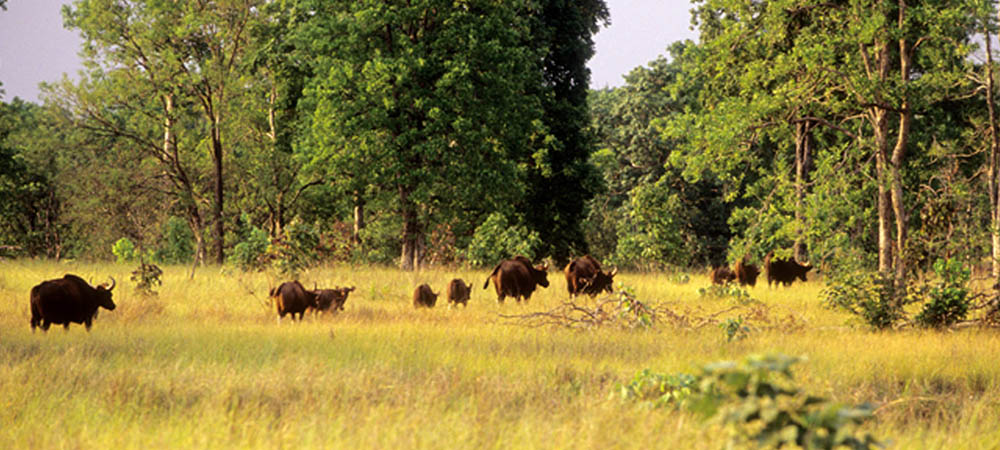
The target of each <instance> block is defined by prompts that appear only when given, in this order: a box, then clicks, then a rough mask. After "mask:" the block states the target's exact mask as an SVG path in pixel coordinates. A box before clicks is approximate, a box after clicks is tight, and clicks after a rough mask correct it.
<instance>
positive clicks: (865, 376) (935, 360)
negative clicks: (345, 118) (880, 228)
mask: <svg viewBox="0 0 1000 450" xmlns="http://www.w3.org/2000/svg"><path fill="white" fill-rule="evenodd" d="M133 269H134V267H132V266H131V265H115V264H84V263H54V262H44V261H15V262H9V261H8V262H2V263H0V424H3V425H2V426H0V448H65V447H82V448H148V447H199V448H206V447H208V448H216V447H227V448H276V447H293V448H301V447H320V448H386V447H391V448H429V447H445V448H455V447H476V448H480V447H487V448H524V447H528V448H553V447H555V448H621V447H627V448H663V447H665V446H666V447H670V448H719V447H720V446H721V445H722V443H723V437H722V435H721V434H720V433H718V432H717V431H718V430H713V429H712V428H711V425H706V424H704V423H702V422H700V421H698V420H697V419H696V418H694V417H693V416H690V415H688V414H687V413H680V412H669V411H649V410H645V409H642V408H639V407H636V406H634V405H630V404H623V403H621V402H620V401H619V400H617V399H615V398H613V396H612V395H611V394H612V392H613V390H614V385H615V383H619V382H626V381H628V380H629V379H631V377H632V376H633V375H634V374H635V373H636V372H638V371H640V370H642V369H644V368H650V369H652V370H654V371H657V372H661V373H674V372H688V373H695V372H697V370H698V367H699V366H700V365H702V364H704V363H707V362H711V361H716V360H720V359H738V358H742V357H743V356H745V355H747V354H751V353H762V352H783V353H787V354H792V355H801V356H805V357H806V358H807V359H806V361H805V362H803V363H800V364H798V365H797V366H795V367H794V371H795V375H796V380H797V381H798V382H799V383H800V384H801V386H802V387H803V389H805V390H806V391H808V392H810V393H814V394H817V395H822V396H826V397H828V398H831V399H833V400H835V401H838V402H842V403H846V404H858V403H863V402H869V403H872V404H874V405H876V406H877V407H878V408H879V409H878V413H877V414H876V419H875V420H874V421H873V422H871V423H870V424H869V425H868V429H869V430H870V431H871V432H872V433H873V434H875V435H876V436H878V437H882V438H891V439H892V442H893V444H894V447H899V448H927V447H932V448H996V444H997V443H998V442H1000V432H998V431H997V430H1000V427H998V422H1000V417H998V416H997V414H996V411H998V410H1000V366H998V365H997V364H996V362H995V358H994V355H996V354H998V353H997V351H998V350H1000V336H998V335H997V334H996V333H994V332H992V331H989V330H975V329H968V330H962V331H958V332H950V333H937V332H925V331H902V332H890V333H872V332H869V331H866V330H865V329H863V328H858V327H855V326H852V325H851V324H850V321H851V318H850V317H849V316H847V315H845V314H844V313H841V312H837V311H831V310H828V309H825V308H823V306H822V304H821V298H820V296H821V294H820V291H821V289H822V284H821V283H820V282H815V281H812V282H809V283H806V284H796V285H794V286H793V287H791V288H770V289H769V288H768V287H767V286H766V283H762V284H761V285H758V286H757V287H754V288H750V289H749V293H750V295H751V296H752V297H753V298H755V299H758V300H760V301H761V302H763V303H764V304H765V305H767V306H768V310H767V311H768V314H769V315H771V316H772V317H775V318H783V317H788V316H790V317H792V318H793V320H794V323H796V324H798V325H797V326H796V327H791V328H788V329H783V328H781V327H771V328H768V329H757V330H753V331H751V333H750V334H749V337H747V338H746V339H743V340H740V341H735V342H728V341H727V340H726V337H725V335H724V334H723V332H722V331H721V330H720V329H719V328H718V327H715V326H704V327H701V328H697V329H687V328H676V327H672V326H669V325H666V324H664V325H660V326H658V327H655V328H653V329H651V330H644V331H625V330H618V329H601V330H593V331H585V332H584V331H570V330H564V329H553V328H537V329H535V328H526V327H522V326H516V325H512V324H510V323H509V322H505V321H503V320H500V317H499V313H505V314H518V313H527V312H532V311H539V310H548V309H551V308H554V307H556V306H558V305H560V304H561V303H562V302H564V301H565V300H566V299H567V297H568V296H567V294H566V290H565V281H564V279H563V277H562V274H561V273H557V272H552V273H550V274H549V281H550V283H551V285H550V287H549V288H546V289H541V290H540V291H536V293H535V295H534V296H533V297H532V299H531V300H530V301H529V302H527V303H521V304H518V303H516V302H513V301H510V300H508V301H507V303H505V304H503V305H498V304H497V303H496V296H495V293H494V291H493V287H492V285H491V286H489V288H488V289H486V290H484V289H482V286H483V281H484V280H485V279H486V275H487V271H485V270H464V269H458V270H449V269H434V270H428V271H420V272H417V273H403V272H399V271H397V270H394V269H389V268H379V267H350V266H341V265H333V266H326V267H321V268H317V269H313V270H310V271H307V272H306V273H303V274H302V275H301V276H300V277H299V279H300V280H301V282H302V283H303V284H304V285H306V286H307V287H308V288H312V287H313V285H314V283H315V284H316V285H318V286H319V287H333V286H336V285H340V286H346V285H353V286H355V287H357V290H356V291H354V292H353V293H352V294H351V296H350V298H349V299H348V301H347V304H346V311H344V312H343V313H341V314H339V315H321V316H307V317H306V320H304V321H303V322H302V323H295V322H292V321H291V320H289V319H287V318H286V319H285V320H284V321H283V322H282V323H280V324H279V323H277V321H276V314H275V313H274V311H273V310H272V309H271V307H270V306H269V304H268V301H267V291H268V289H269V288H270V287H271V286H274V285H276V284H277V283H279V282H280V281H283V280H279V279H276V278H271V277H269V276H267V275H264V274H245V273H242V272H239V271H233V270H231V269H219V268H200V269H198V270H197V272H196V273H195V277H194V278H193V279H190V278H189V268H187V267H166V268H165V270H164V272H165V273H164V276H163V286H161V287H159V288H157V291H158V292H159V294H158V295H157V296H156V297H148V298H147V297H143V296H141V295H139V294H137V293H136V292H135V291H134V289H133V287H134V283H133V282H131V281H129V272H130V271H131V270H133ZM68 272H72V273H76V274H79V275H81V276H82V277H84V278H85V279H92V280H93V282H95V283H100V282H104V281H106V279H107V276H109V275H110V276H113V277H114V278H115V279H116V280H118V283H119V284H118V288H116V290H115V293H114V299H115V302H116V303H117V304H118V308H117V309H116V310H115V311H103V310H102V311H101V313H100V315H99V317H98V318H97V320H96V321H95V323H94V327H93V329H92V330H91V332H90V333H87V332H86V331H85V330H84V328H83V327H82V326H79V325H72V326H71V327H70V329H69V331H63V329H62V327H58V326H57V327H53V328H52V329H51V330H49V332H48V333H41V332H36V333H32V332H31V331H30V328H29V325H28V322H29V314H28V291H29V290H30V289H31V287H32V286H34V285H35V284H37V283H38V282H40V281H42V280H45V279H51V278H58V277H61V276H62V275H63V274H65V273H68ZM453 277H460V278H463V279H464V280H465V281H466V282H470V283H472V284H473V294H472V299H471V301H470V302H469V306H468V307H467V308H462V307H457V308H448V307H447V306H446V303H444V302H443V301H439V303H438V306H437V307H436V308H434V309H430V310H416V309H414V308H413V307H412V305H411V298H412V297H411V296H412V292H413V288H414V287H415V286H417V285H418V284H420V283H425V282H426V283H429V284H430V285H431V286H432V288H433V289H434V290H435V292H437V291H444V289H445V285H446V283H447V282H448V281H450V280H451V279H452V278H453ZM670 279H671V277H668V276H667V275H664V274H638V273H623V274H620V275H619V276H617V277H616V281H618V282H619V283H620V285H621V286H624V287H627V288H628V289H630V290H631V291H632V292H633V293H634V295H635V296H636V298H638V299H640V300H641V301H643V302H647V303H651V304H652V303H656V304H663V305H668V307H670V308H671V309H673V310H675V311H677V312H679V313H683V314H689V315H692V316H695V315H708V314H715V313H718V312H719V311H723V310H727V309H730V308H733V307H734V306H735V305H736V303H734V302H733V301H731V300H727V299H720V298H708V297H705V296H702V295H699V293H698V290H699V288H701V287H705V286H707V285H708V278H707V276H706V275H705V274H695V275H693V276H692V277H691V280H690V281H689V282H687V283H684V284H676V283H674V282H671V281H670ZM442 295H443V292H442ZM442 299H443V297H442ZM578 301H579V302H583V303H588V302H593V301H594V300H591V299H589V298H587V297H584V298H581V299H579V300H578ZM743 312H745V310H742V309H736V310H733V311H732V312H730V313H725V314H722V315H721V316H720V317H733V316H735V315H737V314H740V313H743ZM991 444H992V445H991Z"/></svg>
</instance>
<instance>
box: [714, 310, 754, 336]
mask: <svg viewBox="0 0 1000 450" xmlns="http://www.w3.org/2000/svg"><path fill="white" fill-rule="evenodd" d="M719 328H721V329H722V332H723V333H725V335H726V342H733V341H741V340H743V339H746V338H747V337H748V336H750V327H749V326H747V325H745V324H744V323H743V317H742V316H740V317H737V318H735V319H733V318H729V319H726V320H725V321H723V322H722V323H720V324H719Z"/></svg>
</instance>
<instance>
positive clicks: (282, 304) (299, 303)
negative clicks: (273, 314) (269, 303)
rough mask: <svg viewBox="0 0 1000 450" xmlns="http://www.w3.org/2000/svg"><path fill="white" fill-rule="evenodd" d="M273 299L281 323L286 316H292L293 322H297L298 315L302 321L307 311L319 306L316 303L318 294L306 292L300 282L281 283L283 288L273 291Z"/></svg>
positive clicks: (279, 287)
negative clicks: (296, 316)
mask: <svg viewBox="0 0 1000 450" xmlns="http://www.w3.org/2000/svg"><path fill="white" fill-rule="evenodd" d="M271 298H272V299H274V306H275V308H276V309H277V310H278V322H279V323H280V322H281V319H282V318H284V317H285V314H291V315H292V320H295V315H296V314H298V316H299V320H302V315H303V314H305V312H306V309H309V308H318V306H319V305H318V304H317V303H316V293H315V292H313V291H308V290H306V289H305V288H304V287H302V284H301V283H299V281H298V280H295V281H286V282H284V283H281V286H278V287H277V288H274V289H271Z"/></svg>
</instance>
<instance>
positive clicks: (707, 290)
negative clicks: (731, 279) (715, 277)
mask: <svg viewBox="0 0 1000 450" xmlns="http://www.w3.org/2000/svg"><path fill="white" fill-rule="evenodd" d="M698 295H700V296H702V297H709V298H728V299H730V300H732V301H733V302H735V303H737V304H740V305H747V304H750V303H754V302H756V301H757V300H755V299H754V298H753V297H751V296H750V292H748V291H747V290H746V289H743V288H742V287H740V285H738V284H736V283H726V284H713V285H711V286H709V287H703V288H698Z"/></svg>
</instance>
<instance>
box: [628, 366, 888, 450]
mask: <svg viewBox="0 0 1000 450" xmlns="http://www.w3.org/2000/svg"><path fill="white" fill-rule="evenodd" d="M800 360H801V359H800V358H797V357H791V356H787V355H780V354H778V355H766V356H759V355H758V356H750V357H748V358H746V359H745V360H744V361H741V362H732V361H722V362H716V363H712V364H708V365H706V366H704V367H702V373H701V375H699V376H693V375H688V374H676V375H663V374H657V373H653V372H651V371H650V370H649V369H645V370H643V371H642V372H639V373H638V374H636V376H635V377H634V378H633V379H632V381H631V382H629V383H628V384H625V385H619V386H617V388H616V390H615V392H616V393H617V395H618V396H619V397H620V398H621V399H622V400H623V401H635V402H639V403H641V404H643V405H646V406H650V407H653V408H674V409H681V408H686V409H689V410H691V411H694V412H696V413H698V414H700V415H703V416H704V417H706V418H712V419H713V420H715V421H717V422H719V423H721V424H722V425H723V426H724V427H726V429H727V431H728V432H729V433H730V442H729V444H730V446H740V445H751V446H757V447H785V446H795V447H800V448H808V449H832V448H843V447H847V448H852V449H869V448H873V447H877V446H880V444H879V443H878V441H876V440H875V438H873V437H872V436H871V435H870V434H868V433H860V432H858V431H857V429H856V428H857V426H859V425H860V424H862V423H863V422H864V421H865V420H867V419H869V418H871V416H872V409H871V407H869V406H867V405H862V406H859V407H848V406H843V405H838V404H835V403H831V402H829V401H828V400H826V399H824V398H822V397H816V396H812V395H807V394H805V393H803V392H802V390H801V389H799V388H798V387H797V386H796V385H795V383H794V379H793V378H792V373H791V366H792V364H795V363H797V362H798V361H800Z"/></svg>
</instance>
